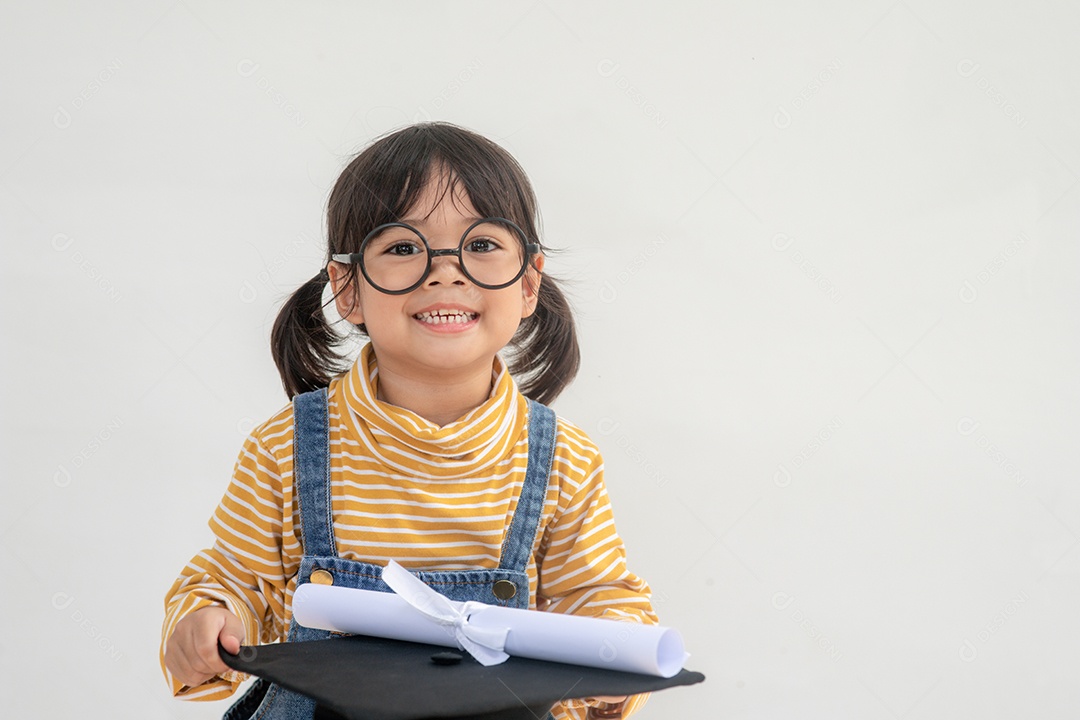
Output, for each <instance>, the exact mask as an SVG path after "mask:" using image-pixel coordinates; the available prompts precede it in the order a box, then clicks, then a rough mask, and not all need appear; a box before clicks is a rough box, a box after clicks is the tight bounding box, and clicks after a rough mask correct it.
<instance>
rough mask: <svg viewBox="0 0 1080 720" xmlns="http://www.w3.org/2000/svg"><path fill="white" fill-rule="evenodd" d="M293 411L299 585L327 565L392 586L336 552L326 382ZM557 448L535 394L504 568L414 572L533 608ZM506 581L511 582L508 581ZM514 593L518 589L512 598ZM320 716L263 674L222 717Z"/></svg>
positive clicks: (459, 593)
mask: <svg viewBox="0 0 1080 720" xmlns="http://www.w3.org/2000/svg"><path fill="white" fill-rule="evenodd" d="M293 415H294V419H293V482H294V484H295V488H296V490H295V496H296V498H297V501H298V502H299V503H300V531H301V538H302V542H303V547H304V556H303V557H302V558H301V560H300V570H299V572H298V573H297V575H296V584H297V586H298V587H299V586H300V585H301V584H303V583H306V582H309V581H310V579H311V574H312V573H313V572H315V571H323V572H320V573H319V574H320V576H321V578H325V577H326V572H329V574H330V576H332V578H333V584H334V585H339V586H343V587H349V588H360V589H363V590H377V591H379V592H392V590H390V588H389V586H387V585H386V583H384V582H383V580H382V568H381V567H380V566H378V565H374V564H371V563H366V562H358V561H353V560H345V559H343V558H341V557H339V556H338V554H337V548H336V545H335V542H334V521H333V516H332V509H331V507H332V506H331V500H330V422H329V416H328V411H327V399H326V388H321V389H319V390H312V391H311V392H306V393H303V394H301V395H297V396H296V397H295V398H294V399H293ZM554 451H555V413H554V412H552V411H551V409H550V408H548V407H546V406H544V405H541V404H540V403H537V402H534V401H532V400H529V464H528V469H527V470H526V473H525V482H524V485H523V486H522V488H521V496H520V497H519V498H518V504H517V510H516V511H515V513H514V518H513V520H512V521H511V523H510V529H509V531H508V532H507V534H506V539H505V540H504V541H503V546H502V553H501V557H500V559H499V567H498V568H497V569H495V570H454V571H439V572H417V573H415V575H416V576H417V577H419V578H420V579H421V580H423V581H424V582H425V583H427V584H428V585H429V586H431V587H432V588H434V589H435V590H437V591H439V592H440V593H442V594H443V595H445V596H447V597H449V598H450V599H451V600H458V601H462V602H464V601H468V600H475V601H479V602H484V603H488V604H491V605H501V606H504V607H516V608H527V607H528V606H529V576H528V574H527V573H526V568H527V567H528V564H529V558H530V556H531V554H532V546H533V540H534V538H535V537H536V531H537V527H538V525H539V522H540V511H541V509H542V508H543V506H544V497H545V495H546V494H547V485H548V476H549V475H550V474H551V460H552V457H553V455H554ZM507 581H509V582H510V583H513V585H512V586H511V585H508V584H507ZM496 583H498V585H499V586H498V587H497V588H496ZM496 591H498V594H496ZM511 592H512V596H511V597H509V598H506V597H505V596H506V595H509V594H511ZM504 598H505V599H504ZM331 636H332V634H331V633H330V631H328V630H315V629H312V628H306V627H303V626H302V625H299V624H297V622H296V620H295V619H294V620H293V621H292V623H291V624H290V626H289V636H288V640H289V642H297V641H305V640H324V639H327V638H330V637H331ZM315 716H316V704H315V701H314V700H313V699H311V698H308V697H306V696H304V695H301V694H299V693H296V692H293V691H291V690H287V689H285V688H283V687H281V686H280V685H277V684H276V683H271V682H269V681H267V680H264V679H262V678H259V679H258V680H256V681H255V683H254V685H252V686H251V688H250V689H249V690H248V691H247V692H246V693H244V695H243V696H242V697H241V698H240V699H239V700H237V701H236V702H235V703H234V704H233V705H232V707H230V708H229V710H228V711H227V712H226V713H225V715H224V720H248V718H250V719H251V720H301V719H303V720H308V719H310V718H313V717H315ZM550 717H551V715H550V713H549V714H548V718H550Z"/></svg>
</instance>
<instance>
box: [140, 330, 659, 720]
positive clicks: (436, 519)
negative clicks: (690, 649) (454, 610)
mask: <svg viewBox="0 0 1080 720" xmlns="http://www.w3.org/2000/svg"><path fill="white" fill-rule="evenodd" d="M492 385H493V387H492V391H491V395H490V397H489V398H488V400H487V401H486V402H485V403H484V404H482V405H480V406H479V407H477V408H475V409H474V410H472V411H471V412H469V413H468V414H466V415H465V416H464V417H462V418H460V419H459V420H457V421H455V422H453V423H451V424H449V425H446V426H443V427H440V426H438V425H435V424H433V423H431V422H429V421H428V420H425V419H424V418H422V417H420V416H419V415H417V414H416V413H413V412H411V411H409V410H405V409H404V408H400V407H396V406H394V405H390V404H388V403H385V402H382V401H380V400H378V399H377V391H378V365H377V363H376V361H375V355H374V352H373V351H372V347H371V345H370V344H369V345H367V346H366V347H365V348H364V349H363V351H362V352H361V354H360V357H359V358H358V359H357V361H356V362H355V363H354V364H353V366H352V368H351V369H350V371H349V372H347V373H345V374H344V375H341V376H338V377H337V378H335V379H334V380H333V381H331V383H330V386H329V389H328V399H329V415H330V476H331V499H332V506H333V519H334V536H335V539H336V542H337V548H338V554H339V555H340V556H341V557H342V558H345V559H347V560H358V561H363V562H369V563H375V564H379V565H386V563H387V561H388V560H390V559H394V560H397V561H398V562H399V563H401V564H402V565H403V566H405V567H406V568H408V569H410V570H467V569H494V568H497V567H498V565H499V555H500V550H501V547H502V542H503V538H504V536H505V534H506V532H507V531H508V530H509V527H510V522H511V520H512V518H513V514H514V509H515V506H516V503H517V494H518V493H519V492H520V489H521V486H522V483H523V481H524V479H525V469H526V465H527V464H528V442H527V439H528V428H527V421H528V403H527V401H526V399H525V397H524V396H523V395H521V393H520V392H518V389H517V386H516V384H515V383H514V381H513V378H512V377H511V376H510V373H509V372H508V371H507V368H506V365H505V363H504V362H503V361H502V360H501V359H499V358H496V360H495V365H494V368H493V383H492ZM292 441H293V414H292V405H291V404H290V405H288V406H286V407H285V408H284V409H282V410H281V411H280V412H278V413H277V414H276V415H275V416H274V417H272V418H270V419H269V420H268V421H267V422H265V423H263V424H262V425H260V426H259V427H257V428H255V429H254V430H253V431H252V434H251V435H250V436H249V437H248V439H247V440H246V442H245V443H244V447H243V449H242V450H241V451H240V456H239V458H238V459H237V462H236V466H235V468H234V471H233V478H232V481H231V483H230V484H229V488H228V490H227V491H226V492H225V496H224V497H223V498H222V500H221V503H220V504H219V505H218V508H217V510H216V511H215V512H214V514H213V516H212V517H211V519H210V523H209V524H210V528H211V529H212V531H213V533H214V536H215V542H214V546H213V547H211V548H208V549H206V550H203V551H202V552H200V553H198V554H197V555H196V556H195V557H194V558H192V559H191V561H190V562H189V563H188V564H187V566H186V567H185V568H184V570H183V571H182V573H181V574H180V577H178V578H177V580H176V582H175V583H174V584H173V587H172V588H171V589H170V590H169V593H168V595H167V596H166V598H165V622H164V625H163V628H162V646H161V650H162V669H163V671H164V672H165V675H166V678H167V680H168V681H169V683H170V685H171V686H172V690H173V694H174V695H176V696H178V697H183V698H185V699H192V700H196V699H197V700H217V699H222V698H225V697H228V696H229V695H231V694H232V693H233V692H234V691H235V690H236V687H237V686H238V685H239V683H240V682H241V681H242V680H243V679H244V676H242V675H241V674H239V673H230V674H228V675H226V676H224V677H221V678H215V679H213V680H211V681H208V682H206V683H204V684H202V685H200V686H198V687H194V688H190V687H187V686H185V685H183V684H182V683H180V682H178V681H177V680H175V679H174V678H173V677H172V676H171V674H170V673H169V672H168V670H167V669H165V666H164V660H163V658H164V648H165V643H166V641H167V639H168V638H169V636H170V635H171V634H172V631H173V629H174V628H175V627H176V623H177V622H179V621H180V620H181V619H182V618H183V617H185V616H187V615H189V614H190V613H192V612H194V611H195V610H198V609H199V608H202V607H205V606H207V605H213V604H216V605H222V606H224V607H227V608H228V609H229V610H230V611H232V612H233V613H234V614H236V615H237V616H238V617H239V618H240V619H241V620H242V621H243V623H244V626H245V629H246V639H245V644H256V643H259V642H263V643H266V642H275V641H279V640H282V639H284V638H285V636H286V635H287V634H288V628H289V623H290V621H291V619H292V595H293V591H294V590H295V587H296V573H297V571H298V569H299V564H300V558H301V556H302V555H303V548H302V547H301V542H300V534H299V529H300V517H299V508H298V506H297V501H296V498H295V495H294V486H293V453H292ZM625 559H626V558H625V551H624V548H623V543H622V540H621V539H620V538H619V536H618V534H617V532H616V530H615V524H614V519H613V518H612V512H611V505H610V504H609V502H608V496H607V491H606V489H605V487H604V481H603V461H602V458H601V456H600V453H599V451H598V449H597V448H596V446H595V445H594V444H593V443H592V441H591V440H590V439H589V438H588V437H587V436H586V435H585V433H584V432H582V431H581V430H580V429H579V428H577V427H575V426H574V425H573V424H571V423H569V422H567V421H565V420H563V419H562V418H559V419H558V423H557V433H556V445H555V455H554V459H553V461H552V469H551V475H550V478H549V480H548V487H547V494H546V497H545V502H544V507H543V511H542V513H541V518H540V526H539V529H538V531H537V536H536V539H535V541H534V544H533V553H532V557H531V559H530V562H529V565H528V568H527V573H528V576H529V585H530V591H531V592H530V602H529V607H530V608H532V609H535V608H536V606H537V602H538V601H539V602H540V605H541V607H544V606H546V608H545V609H546V610H548V611H550V612H562V613H572V614H576V615H588V616H602V617H609V618H614V619H621V620H630V621H636V622H642V623H648V624H655V623H656V622H657V619H656V615H655V614H654V612H653V609H652V605H651V603H650V601H649V588H648V585H647V584H646V583H645V581H644V580H642V579H641V578H639V577H637V576H636V575H634V574H632V573H631V572H630V571H629V570H627V567H626V562H625ZM644 699H645V696H635V697H633V698H631V700H630V701H629V702H628V703H627V708H626V710H627V711H630V712H632V711H634V710H636V709H637V708H638V707H640V706H641V705H642V704H644ZM582 708H583V706H582V705H581V704H580V703H568V704H567V705H566V706H563V707H561V708H560V712H557V713H556V714H555V716H556V717H558V718H584V712H585V711H584V709H582Z"/></svg>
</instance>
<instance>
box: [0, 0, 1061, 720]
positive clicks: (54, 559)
mask: <svg viewBox="0 0 1080 720" xmlns="http://www.w3.org/2000/svg"><path fill="white" fill-rule="evenodd" d="M69 5H70V7H67V8H65V7H64V6H63V5H61V4H58V3H29V2H23V3H17V2H8V3H5V4H4V5H3V7H2V9H0V68H2V70H0V73H2V76H3V93H2V100H0V102H2V103H3V113H2V114H0V128H2V131H0V232H2V234H3V235H2V237H3V258H4V259H3V262H2V263H0V268H2V270H0V273H2V275H0V277H2V280H0V288H2V290H0V292H2V293H3V303H2V308H3V310H2V318H3V328H2V333H3V351H2V353H3V355H2V358H3V359H2V363H3V365H2V367H3V377H4V386H5V392H4V400H3V408H4V410H3V432H2V447H3V457H2V458H0V460H2V463H3V468H4V470H3V476H4V486H3V487H4V493H3V499H2V500H0V547H2V555H0V557H2V564H0V572H2V577H3V578H4V588H3V591H2V594H0V597H2V598H3V599H2V600H0V602H2V603H3V605H2V611H3V618H4V621H5V625H6V628H5V632H4V633H2V634H0V705H2V706H3V707H4V708H5V710H4V716H5V717H20V718H21V717H49V718H52V717H101V718H105V717H109V718H210V717H218V716H220V713H221V712H222V711H223V710H224V707H225V706H224V704H221V703H219V704H216V705H197V704H188V703H182V702H180V701H176V700H173V699H171V698H170V697H169V696H168V692H167V690H166V687H165V684H164V682H163V680H162V678H161V674H160V671H159V669H158V658H157V653H158V643H159V632H160V623H161V618H162V612H163V606H162V600H163V596H164V593H165V591H166V590H167V589H168V587H169V585H170V584H171V582H172V580H173V579H174V577H175V576H176V574H177V572H178V571H179V570H180V568H181V567H182V566H183V564H184V563H185V562H186V561H187V559H188V558H189V557H190V556H191V555H192V554H194V552H195V551H197V549H198V548H200V547H202V546H203V545H205V544H206V543H208V542H209V539H210V534H209V530H208V529H207V527H206V524H205V523H206V520H207V518H208V517H209V515H210V513H211V512H212V510H213V508H214V506H215V505H216V503H217V501H218V499H219V498H220V496H221V494H222V492H223V491H224V489H225V486H226V484H227V482H228V479H229V476H230V473H231V469H232V464H233V462H234V460H235V458H236V454H237V452H238V451H239V449H240V446H241V443H242V442H243V439H244V437H245V434H246V432H247V431H248V430H249V429H250V428H251V427H252V425H254V424H255V423H258V422H261V421H262V420H265V419H266V418H267V417H269V416H270V415H271V414H273V413H274V412H276V411H277V410H278V409H279V408H280V407H281V406H282V405H283V404H284V403H285V402H286V398H285V396H284V394H283V392H282V391H281V389H280V385H279V384H278V380H277V374H276V371H275V369H274V367H273V364H272V362H271V359H270V353H269V342H268V335H269V329H270V325H271V324H272V322H273V319H274V317H275V315H276V311H277V308H278V306H279V304H280V302H281V300H282V299H283V297H284V296H285V295H286V294H288V293H290V292H292V290H293V289H294V288H295V287H296V286H297V285H298V284H299V283H300V282H302V281H304V280H306V279H307V278H309V277H311V276H312V275H314V274H315V272H317V270H318V268H319V266H320V264H321V262H322V258H323V253H324V245H323V242H324V219H323V218H324V212H325V205H326V199H327V195H328V192H329V189H330V186H331V184H332V183H333V182H334V180H335V179H336V177H337V175H338V173H339V172H340V171H341V169H342V168H343V167H344V165H345V164H346V163H347V162H348V160H349V158H350V157H351V156H352V154H353V153H355V152H356V151H358V150H359V149H360V148H362V147H363V146H364V145H365V144H366V143H367V142H369V141H370V140H371V139H372V138H373V137H375V136H376V135H379V134H381V133H383V132H385V131H387V130H389V129H391V128H393V127H396V126H399V125H402V124H405V123H409V122H413V121H416V120H425V119H443V120H449V121H452V122H456V123H459V124H462V125H465V126H467V127H469V128H472V129H474V130H477V131H479V132H481V133H483V134H485V135H487V136H489V137H491V138H493V139H495V140H496V141H498V142H500V143H501V144H502V145H503V146H504V147H506V148H507V149H508V150H509V151H510V152H511V153H513V154H514V155H515V156H516V157H517V158H518V159H519V160H520V162H521V163H522V165H523V166H524V167H525V168H526V170H527V171H528V172H529V174H530V176H531V177H532V179H533V181H534V183H535V186H536V190H537V193H538V196H539V199H540V204H541V208H542V211H543V217H544V231H545V234H544V239H545V241H546V242H547V243H548V244H549V245H552V246H555V247H560V248H565V249H566V251H565V252H563V253H561V254H558V255H555V256H553V257H552V258H551V259H549V266H548V267H549V269H550V270H551V271H552V272H553V273H554V274H555V275H557V276H561V277H562V278H564V279H566V280H567V281H568V283H569V285H568V288H569V290H570V292H571V295H572V298H573V301H574V304H575V307H576V311H577V317H578V320H579V324H580V333H581V338H582V342H583V352H584V364H583V367H582V371H581V374H580V376H579V378H578V380H577V382H576V384H575V385H574V386H573V387H572V389H571V390H570V391H568V392H567V393H566V394H565V395H564V396H563V397H562V398H561V399H560V400H559V401H558V402H557V404H556V409H557V410H558V411H559V412H560V414H562V415H564V416H565V417H567V418H569V419H571V420H573V421H574V422H576V423H577V424H578V425H580V426H581V427H583V428H584V429H585V430H586V431H588V432H589V433H590V434H592V436H593V437H594V439H595V440H596V441H597V442H598V443H599V444H600V445H601V447H602V449H603V450H604V452H605V456H606V458H607V469H608V474H607V478H608V483H609V487H610V491H611V494H612V497H613V502H614V505H615V509H616V517H617V519H618V522H619V529H620V531H621V533H622V535H623V536H624V538H625V541H626V543H627V546H628V549H629V560H630V563H631V566H632V568H633V569H634V570H635V571H636V572H638V573H639V574H641V575H643V576H644V577H646V578H647V579H648V580H649V581H650V583H651V584H652V586H653V589H654V592H655V600H656V603H655V604H656V608H657V610H658V612H659V614H660V616H661V619H662V621H663V622H664V623H665V624H668V625H673V626H675V627H677V628H679V629H680V630H681V631H682V632H683V634H684V636H685V638H686V640H687V643H688V646H689V649H690V651H691V652H692V654H693V657H692V659H691V661H690V663H689V667H691V668H692V669H695V670H699V671H701V672H703V673H705V675H706V676H707V678H708V679H707V681H706V682H705V683H704V684H703V685H700V686H696V687H693V688H687V689H678V690H671V691H666V692H664V693H659V694H657V695H656V696H654V698H653V699H652V701H651V702H650V705H649V707H648V709H647V710H646V711H645V712H644V713H643V715H642V716H643V717H654V718H670V717H716V718H777V717H799V718H836V717H857V718H882V719H884V720H888V719H889V718H904V719H905V720H917V719H918V718H952V717H980V718H1006V717H1039V718H1066V717H1075V713H1076V708H1077V706H1078V703H1080V683H1078V682H1077V675H1078V671H1080V645H1078V642H1077V641H1078V640H1080V614H1078V612H1077V607H1078V600H1080V592H1078V591H1080V574H1078V573H1080V551H1078V550H1077V543H1078V540H1080V490H1078V485H1077V483H1076V479H1077V471H1076V468H1077V461H1078V459H1080V458H1078V454H1080V453H1078V451H1077V447H1080V444H1078V443H1077V441H1076V438H1075V435H1076V433H1077V430H1078V427H1080V424H1078V422H1077V421H1078V419H1080V418H1078V411H1077V407H1078V401H1080V379H1078V373H1077V370H1078V350H1080V343H1078V341H1077V324H1076V308H1077V307H1078V300H1080V297H1078V295H1080V292H1078V291H1080V281H1078V276H1077V271H1078V267H1080V265H1078V262H1077V261H1078V257H1077V255H1078V253H1077V244H1076V243H1077V228H1078V227H1080V225H1078V220H1080V175H1078V174H1077V173H1078V172H1080V142H1078V140H1077V133H1076V121H1077V113H1078V111H1080V89H1078V88H1080V67H1078V63H1077V56H1076V54H1075V53H1076V51H1075V42H1076V38H1077V37H1078V36H1080V12H1078V11H1077V9H1076V7H1075V6H1074V5H1072V4H1070V3H1067V2H1064V1H1059V2H1024V3H1020V2H1015V3H1003V2H992V3H991V2H981V3H976V2H948V3H940V2H928V1H926V0H898V1H897V2H892V0H875V1H872V2H861V3H859V2H840V1H839V0H834V1H831V2H819V3H795V2H791V3H758V2H738V3H713V4H709V3H694V4H690V3H682V4H675V5H671V4H667V5H662V4H661V3H643V2H639V3H634V4H628V3H614V2H609V3H602V4H601V3H587V4H586V3H574V2H563V1H562V0H540V1H538V2H535V3H494V2H492V3H454V4H436V3H406V4H402V5H401V6H400V7H392V4H391V3H385V2H380V3H371V2H367V3H304V4H301V3H250V2H230V3H227V4H222V3H212V2H206V1H205V0H178V1H177V2H169V1H166V2H132V1H128V2H112V3H102V4H94V5H93V6H83V5H80V6H79V7H81V8H82V9H79V10H77V11H76V10H73V9H72V8H74V7H76V4H75V3H70V4H69ZM1069 308H1072V310H1070V309H1069Z"/></svg>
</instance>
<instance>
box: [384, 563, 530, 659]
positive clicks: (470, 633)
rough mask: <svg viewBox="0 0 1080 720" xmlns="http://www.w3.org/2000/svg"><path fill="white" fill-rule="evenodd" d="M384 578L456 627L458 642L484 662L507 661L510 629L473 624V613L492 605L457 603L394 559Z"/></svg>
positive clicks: (439, 620) (432, 614)
mask: <svg viewBox="0 0 1080 720" xmlns="http://www.w3.org/2000/svg"><path fill="white" fill-rule="evenodd" d="M382 579H383V581H384V582H385V583H386V584H387V585H389V586H390V589H391V590H393V591H394V592H395V593H397V594H398V595H399V596H400V597H401V598H402V599H404V600H405V602H407V603H409V604H410V605H412V606H413V607H414V608H416V609H417V610H419V611H420V612H422V613H423V614H424V615H426V616H427V617H428V618H430V619H431V620H434V621H435V622H437V623H439V624H440V625H444V626H446V627H447V628H448V629H449V628H453V633H454V638H455V639H456V640H457V641H458V644H459V645H460V646H461V647H462V648H463V649H464V650H466V651H467V652H468V653H469V654H470V655H472V656H473V657H474V658H476V660H477V662H479V663H480V664H481V665H485V666H490V665H498V664H499V663H502V662H506V659H507V658H509V657H510V656H509V655H507V654H506V653H505V652H504V651H503V648H504V647H505V646H506V635H507V633H509V632H510V628H485V627H476V626H475V625H471V624H469V616H470V615H471V614H472V613H473V612H475V611H477V610H483V609H484V608H487V607H488V606H487V605H485V604H484V603H481V602H473V601H469V602H464V603H461V602H455V601H453V600H451V599H450V598H448V597H446V596H445V595H440V594H439V593H437V592H436V591H434V590H432V589H431V588H430V587H428V586H427V585H425V584H424V582H423V581H422V580H421V579H420V578H418V577H416V576H415V575H413V574H412V573H410V572H409V571H408V570H406V569H405V568H403V567H402V566H401V565H399V564H398V563H396V562H395V561H393V560H391V561H390V562H389V563H388V564H387V566H386V567H385V568H383V571H382Z"/></svg>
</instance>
